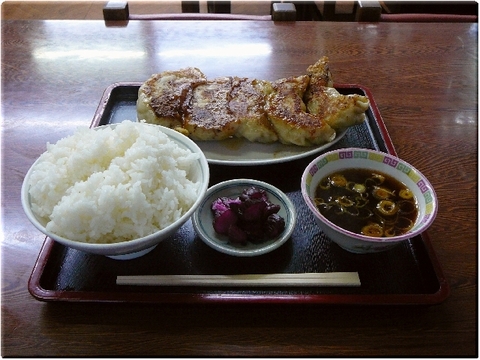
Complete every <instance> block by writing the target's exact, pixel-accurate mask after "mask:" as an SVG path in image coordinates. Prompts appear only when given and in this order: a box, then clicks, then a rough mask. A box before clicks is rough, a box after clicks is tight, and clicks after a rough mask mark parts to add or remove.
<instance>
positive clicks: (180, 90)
mask: <svg viewBox="0 0 480 360" xmlns="http://www.w3.org/2000/svg"><path fill="white" fill-rule="evenodd" d="M206 82H207V78H206V77H205V75H204V74H203V73H202V72H201V71H200V70H199V69H197V68H192V67H191V68H185V69H181V70H177V71H164V72H162V73H159V74H154V75H152V76H151V77H150V78H149V79H148V80H147V81H146V82H144V83H143V84H142V86H140V89H139V90H138V100H137V118H138V119H139V120H142V119H143V120H146V121H147V122H148V123H152V124H158V125H163V126H166V127H169V128H176V127H181V126H182V125H183V116H184V113H185V106H186V105H188V104H189V103H190V98H191V97H192V90H193V88H194V87H195V86H197V85H199V84H204V83H206Z"/></svg>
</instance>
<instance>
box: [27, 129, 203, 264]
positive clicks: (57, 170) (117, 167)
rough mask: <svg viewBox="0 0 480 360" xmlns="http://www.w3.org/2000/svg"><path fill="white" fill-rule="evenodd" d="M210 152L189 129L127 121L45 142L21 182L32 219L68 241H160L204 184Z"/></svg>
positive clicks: (93, 245)
mask: <svg viewBox="0 0 480 360" xmlns="http://www.w3.org/2000/svg"><path fill="white" fill-rule="evenodd" d="M208 180H209V171H208V163H207V160H206V158H205V156H204V154H203V153H202V151H201V150H200V149H199V148H198V146H197V145H196V144H195V143H194V142H193V141H191V140H190V139H188V138H187V137H186V136H184V135H182V134H180V133H178V132H176V131H174V130H171V129H168V128H164V127H162V126H158V125H150V124H145V123H137V122H132V121H128V120H126V121H123V122H122V123H120V124H113V125H107V126H102V127H97V128H93V129H89V128H79V129H78V130H77V131H76V132H75V134H73V135H71V136H69V137H66V138H64V139H61V140H59V141H58V142H57V143H56V144H47V151H46V152H45V153H43V154H42V155H41V156H40V157H39V159H38V160H37V161H36V162H35V163H34V164H33V165H32V167H31V168H30V170H29V171H28V173H27V175H26V177H25V180H24V183H23V186H22V204H23V206H24V210H25V212H26V214H27V216H28V217H29V219H30V221H32V223H33V224H34V225H35V226H36V227H37V228H38V229H39V230H41V231H42V232H44V233H45V234H47V235H48V236H50V237H52V238H53V239H54V240H57V241H59V242H61V243H63V244H65V245H67V246H71V247H74V248H77V249H80V250H84V251H87V252H93V253H99V254H103V255H119V254H127V253H131V252H136V251H140V250H144V249H145V248H147V247H151V246H153V245H156V243H158V242H159V241H161V240H162V239H164V238H165V237H166V236H169V235H171V234H172V233H173V232H174V231H176V230H177V229H178V228H179V227H180V226H181V225H182V224H183V223H184V222H185V221H186V220H188V218H189V217H190V216H191V214H192V213H193V211H194V210H195V208H196V207H197V206H198V204H199V202H200V200H201V199H202V198H203V195H204V194H205V192H206V189H207V186H208Z"/></svg>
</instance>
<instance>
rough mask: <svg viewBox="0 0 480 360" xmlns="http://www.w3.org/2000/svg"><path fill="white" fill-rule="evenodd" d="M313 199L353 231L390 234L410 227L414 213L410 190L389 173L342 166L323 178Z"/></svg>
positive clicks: (342, 224)
mask: <svg viewBox="0 0 480 360" xmlns="http://www.w3.org/2000/svg"><path fill="white" fill-rule="evenodd" d="M315 195H316V198H315V203H316V206H317V208H318V209H319V210H320V212H321V213H322V214H323V215H324V216H325V217H326V218H327V219H328V220H330V221H331V222H333V223H334V224H336V225H338V226H340V227H342V228H344V229H346V230H349V231H351V232H354V233H357V234H363V235H367V236H376V237H382V236H383V237H390V236H397V235H401V234H404V233H406V232H407V231H408V230H410V229H411V228H412V227H413V225H414V224H415V221H416V219H417V216H418V207H417V201H416V199H415V196H414V195H413V193H412V191H411V190H410V189H409V188H407V187H406V186H405V185H404V184H403V183H401V182H400V181H398V180H396V179H394V178H393V177H391V176H389V175H387V174H384V173H381V172H378V171H375V170H367V169H345V170H340V171H336V172H335V173H333V174H330V175H328V176H326V177H325V178H323V179H322V180H321V181H320V183H319V184H318V186H317V189H316V194H315Z"/></svg>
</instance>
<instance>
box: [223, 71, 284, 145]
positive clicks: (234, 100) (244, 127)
mask: <svg viewBox="0 0 480 360" xmlns="http://www.w3.org/2000/svg"><path fill="white" fill-rule="evenodd" d="M270 91H271V85H270V83H269V82H267V81H262V80H256V79H253V80H252V79H247V78H237V77H236V78H233V83H232V92H231V99H230V103H229V106H230V111H231V112H232V113H233V115H234V116H235V117H236V118H237V119H238V121H239V126H238V128H237V131H236V133H235V136H236V137H240V138H245V139H247V140H249V141H252V142H261V143H271V142H275V141H277V140H278V136H277V134H276V132H275V129H274V128H273V126H272V124H271V123H270V121H269V120H268V117H267V112H266V111H265V108H264V107H265V94H266V93H268V92H270Z"/></svg>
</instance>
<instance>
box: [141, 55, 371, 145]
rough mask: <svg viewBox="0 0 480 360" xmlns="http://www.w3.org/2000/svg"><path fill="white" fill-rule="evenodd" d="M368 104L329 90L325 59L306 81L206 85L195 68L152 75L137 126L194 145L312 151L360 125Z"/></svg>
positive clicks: (230, 79)
mask: <svg viewBox="0 0 480 360" xmlns="http://www.w3.org/2000/svg"><path fill="white" fill-rule="evenodd" d="M368 107H369V102H368V98H367V97H365V96H361V95H357V94H353V95H342V94H340V93H339V92H338V91H337V90H336V89H335V88H333V80H332V74H331V72H330V69H329V65H328V58H327V57H326V56H324V57H322V58H320V59H319V60H318V61H317V62H316V63H315V64H313V65H310V66H309V67H308V68H307V71H306V75H302V76H297V77H290V78H285V79H280V80H277V81H274V82H270V81H266V80H257V79H248V78H240V77H219V78H216V79H213V80H207V78H206V77H205V75H204V74H203V73H202V72H201V71H200V70H199V69H197V68H186V69H182V70H178V71H164V72H162V73H160V74H155V75H152V77H151V78H150V79H148V80H147V81H146V82H145V83H143V84H142V86H141V87H140V89H139V92H138V100H137V117H138V120H143V119H144V120H146V121H147V122H149V123H153V124H159V125H164V126H167V127H169V128H172V129H175V130H177V131H179V132H181V133H183V134H184V135H186V136H189V137H190V138H192V139H194V140H224V139H228V138H232V137H238V138H244V139H247V140H249V141H252V142H261V143H271V142H275V141H280V142H282V143H283V144H288V145H298V146H311V145H322V144H325V143H328V142H331V141H332V140H334V139H335V137H336V134H337V133H338V132H340V131H343V130H344V129H346V128H348V127H350V126H353V125H356V124H359V123H361V122H363V121H364V120H365V111H366V110H367V109H368Z"/></svg>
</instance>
